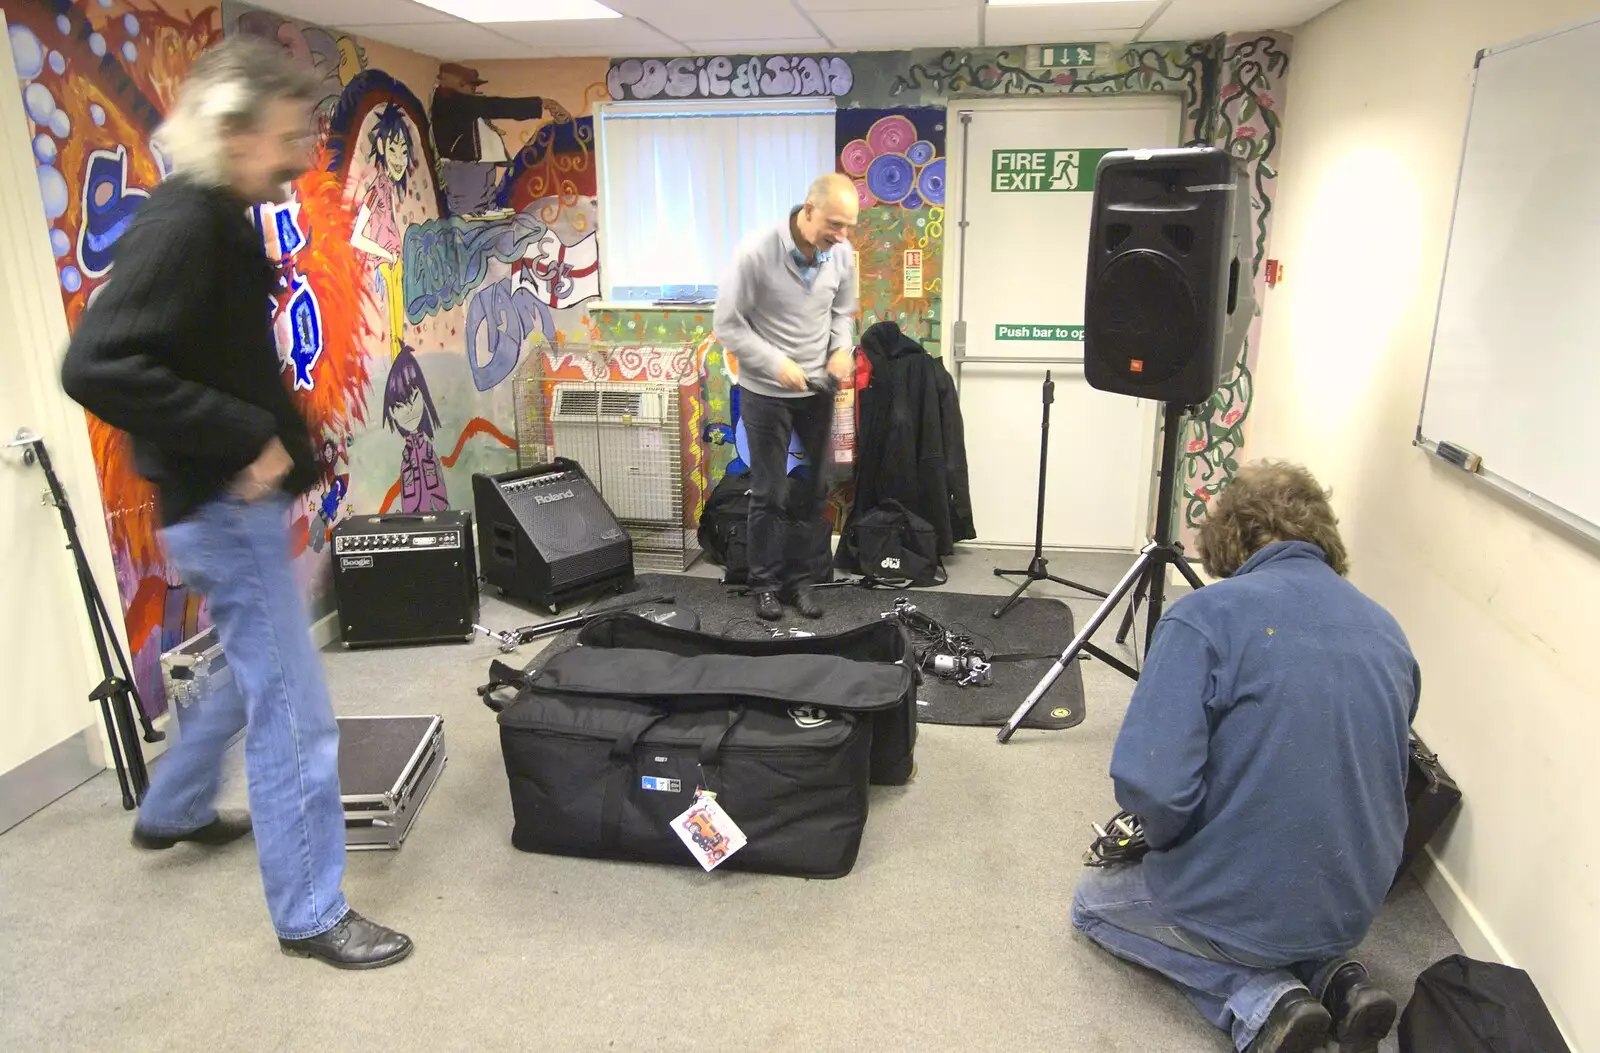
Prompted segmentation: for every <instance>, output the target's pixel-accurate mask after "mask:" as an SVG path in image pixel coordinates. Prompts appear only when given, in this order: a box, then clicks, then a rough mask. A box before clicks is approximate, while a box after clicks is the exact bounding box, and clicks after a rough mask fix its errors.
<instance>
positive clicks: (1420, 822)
mask: <svg viewBox="0 0 1600 1053" xmlns="http://www.w3.org/2000/svg"><path fill="white" fill-rule="evenodd" d="M1460 803H1461V789H1460V787H1458V786H1457V785H1456V782H1455V780H1454V779H1452V778H1450V775H1449V773H1448V772H1446V771H1445V770H1444V766H1443V765H1441V764H1440V763H1439V757H1438V755H1437V754H1435V753H1433V751H1431V750H1429V749H1428V747H1427V746H1426V745H1425V744H1424V743H1423V741H1422V740H1421V739H1419V738H1417V737H1416V736H1415V735H1413V736H1412V737H1411V763H1410V767H1409V768H1408V770H1407V773H1406V813H1407V823H1406V839H1405V844H1404V847H1403V848H1402V849H1401V851H1400V868H1399V869H1398V870H1397V871H1395V875H1394V884H1395V885H1397V884H1399V883H1400V879H1401V878H1402V877H1404V876H1405V875H1406V874H1407V873H1408V872H1409V871H1410V870H1411V868H1412V867H1413V866H1414V865H1415V864H1416V861H1417V857H1418V856H1420V855H1421V854H1422V849H1423V847H1424V846H1426V845H1427V843H1428V842H1429V841H1431V840H1432V839H1433V835H1434V834H1436V833H1438V831H1439V827H1440V826H1442V825H1443V824H1444V821H1445V820H1446V819H1448V818H1449V817H1450V813H1451V812H1453V811H1455V809H1456V806H1457V805H1459V804H1460ZM1390 887H1391V888H1393V887H1394V886H1393V885H1391V886H1390Z"/></svg>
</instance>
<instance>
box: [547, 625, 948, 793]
mask: <svg viewBox="0 0 1600 1053" xmlns="http://www.w3.org/2000/svg"><path fill="white" fill-rule="evenodd" d="M578 643H579V644H580V645H581V646H582V647H593V648H606V649H618V648H621V649H629V650H648V651H663V652H666V653H668V654H674V655H680V656H682V657H686V658H692V657H696V656H701V655H728V656H735V657H748V658H772V657H777V656H781V655H831V656H833V657H835V658H842V659H846V660H848V661H850V662H853V663H866V664H870V665H880V666H882V665H888V666H894V667H898V669H899V670H903V672H897V673H896V674H895V675H896V676H899V677H901V679H900V681H899V682H900V683H901V684H903V685H904V688H903V690H902V691H900V693H899V694H898V695H897V696H896V697H895V698H894V699H893V700H889V701H886V700H884V699H880V698H877V697H875V696H874V697H867V696H866V695H862V694H860V693H859V692H858V689H857V688H856V687H853V686H852V682H851V681H849V680H848V678H847V679H844V680H840V681H838V682H837V683H836V684H835V685H834V686H833V687H832V688H831V690H832V691H833V694H832V695H831V696H830V697H827V698H826V700H825V701H821V702H819V704H822V705H828V706H845V707H848V708H849V709H851V710H852V711H854V712H858V713H863V714H865V715H867V716H868V717H869V719H870V720H871V722H872V782H873V784H874V785H878V786H900V785H903V784H905V783H907V782H909V781H910V780H911V775H912V773H913V772H914V771H915V770H916V758H915V750H916V745H917V684H918V683H919V682H920V679H921V674H920V673H919V672H918V670H917V665H916V662H915V661H913V659H912V655H911V643H910V641H909V640H907V639H906V635H905V631H904V630H903V629H901V628H900V626H899V624H898V623H897V622H893V621H881V622H874V623H872V624H870V625H863V626H860V627H858V628H855V629H850V630H847V631H846V632H842V633H838V634H836V635H833V636H797V637H785V638H782V639H773V640H734V639H729V638H728V637H724V636H713V635H711V634H710V633H704V632H695V631H691V630H687V629H678V628H674V627H672V626H670V625H660V624H658V623H656V622H653V621H651V620H650V619H648V618H644V617H641V616H640V615H637V614H618V615H616V616H615V617H611V618H601V619H598V620H596V621H593V622H590V623H589V624H588V625H586V626H584V627H583V630H582V631H581V632H580V633H579V635H578ZM614 670H615V680H614V682H615V684H616V685H617V687H618V689H619V691H620V692H621V693H623V694H627V693H636V692H637V691H638V690H640V686H641V685H643V684H648V683H649V682H648V681H641V680H638V679H636V678H635V677H634V676H633V675H632V674H631V673H630V672H629V671H628V670H627V669H625V668H622V667H614ZM802 682H803V683H806V684H807V690H808V691H816V690H818V687H817V686H816V685H815V684H813V683H810V682H809V677H807V678H805V679H804V680H803V681H802ZM820 690H822V691H823V692H824V693H826V692H827V691H828V690H830V689H829V688H827V687H823V688H821V689H820ZM853 692H855V693H856V694H857V697H854V698H846V697H843V696H845V695H848V694H851V693H853ZM780 693H781V692H780Z"/></svg>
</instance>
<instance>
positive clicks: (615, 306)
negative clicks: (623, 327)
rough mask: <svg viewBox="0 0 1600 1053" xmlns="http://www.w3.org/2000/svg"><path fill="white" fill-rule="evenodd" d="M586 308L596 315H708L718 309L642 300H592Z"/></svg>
mask: <svg viewBox="0 0 1600 1053" xmlns="http://www.w3.org/2000/svg"><path fill="white" fill-rule="evenodd" d="M584 307H585V309H586V310H587V311H588V312H589V313H590V314H596V313H598V312H600V311H616V312H618V313H631V314H640V313H643V312H645V311H677V312H689V313H691V314H707V315H708V314H710V313H711V312H712V311H713V310H715V309H716V304H710V303H674V304H656V303H650V302H649V301H647V300H640V301H638V302H636V303H629V302H626V301H621V302H619V301H615V300H590V301H589V302H588V303H587V304H585V305H584Z"/></svg>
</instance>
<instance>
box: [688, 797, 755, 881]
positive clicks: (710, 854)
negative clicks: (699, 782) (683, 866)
mask: <svg viewBox="0 0 1600 1053" xmlns="http://www.w3.org/2000/svg"><path fill="white" fill-rule="evenodd" d="M672 829H673V832H674V833H676V834H677V835H678V837H679V838H680V839H682V841H683V843H684V844H685V845H687V846H688V848H689V851H690V852H693V853H694V857H695V859H697V860H698V861H699V863H700V865H701V866H702V867H704V868H705V869H706V870H707V871H708V872H709V871H711V870H714V869H716V867H717V865H718V864H720V863H723V862H725V861H726V860H727V858H728V857H729V856H731V855H733V854H734V853H735V852H737V851H739V849H741V848H743V847H744V846H745V844H746V843H747V839H746V838H745V836H744V831H743V830H741V829H739V825H738V824H737V823H735V822H734V821H733V820H732V819H731V818H730V817H729V816H728V813H727V812H725V811H723V810H722V805H720V804H718V803H717V795H716V794H714V793H712V792H711V791H709V790H697V791H696V792H695V795H694V804H691V805H690V806H689V808H688V810H687V811H685V812H684V813H683V814H682V815H680V816H678V817H677V818H676V819H674V820H672Z"/></svg>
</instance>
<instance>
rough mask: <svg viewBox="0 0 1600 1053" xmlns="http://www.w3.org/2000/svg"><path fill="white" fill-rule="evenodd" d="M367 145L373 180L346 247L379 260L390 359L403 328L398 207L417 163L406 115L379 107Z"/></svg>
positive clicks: (394, 108)
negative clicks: (387, 312)
mask: <svg viewBox="0 0 1600 1053" xmlns="http://www.w3.org/2000/svg"><path fill="white" fill-rule="evenodd" d="M367 145H368V147H369V153H368V157H369V159H370V160H371V162H372V164H373V167H374V168H376V169H377V174H376V175H375V176H373V177H372V182H371V183H369V184H368V185H367V189H366V192H365V194H364V195H363V197H362V201H361V210H360V211H359V212H357V213H356V222H355V227H354V228H353V229H352V230H351V231H350V244H352V245H354V246H355V247H356V248H357V249H360V250H361V251H362V252H365V253H366V254H367V255H369V256H372V257H374V258H375V259H376V260H377V280H378V282H379V283H380V284H381V285H382V287H383V288H384V290H385V292H386V295H387V298H388V306H389V353H390V356H391V357H397V356H398V355H399V354H400V347H401V337H402V336H403V334H404V332H405V322H406V311H405V286H404V284H403V283H402V280H401V279H402V275H401V261H402V255H403V253H404V248H403V245H404V242H403V240H402V230H403V228H402V227H401V223H400V203H401V202H402V201H404V200H405V196H406V183H407V181H408V180H409V179H410V177H411V166H412V164H413V163H414V161H415V158H416V149H415V144H414V142H413V140H412V138H411V126H410V125H409V124H408V123H406V118H405V111H403V110H402V109H400V107H398V106H396V105H395V104H394V103H392V102H391V103H387V104H385V105H384V106H382V107H381V108H380V109H379V110H378V114H377V117H376V118H374V120H373V122H372V131H371V132H370V133H369V134H368V137H367Z"/></svg>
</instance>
